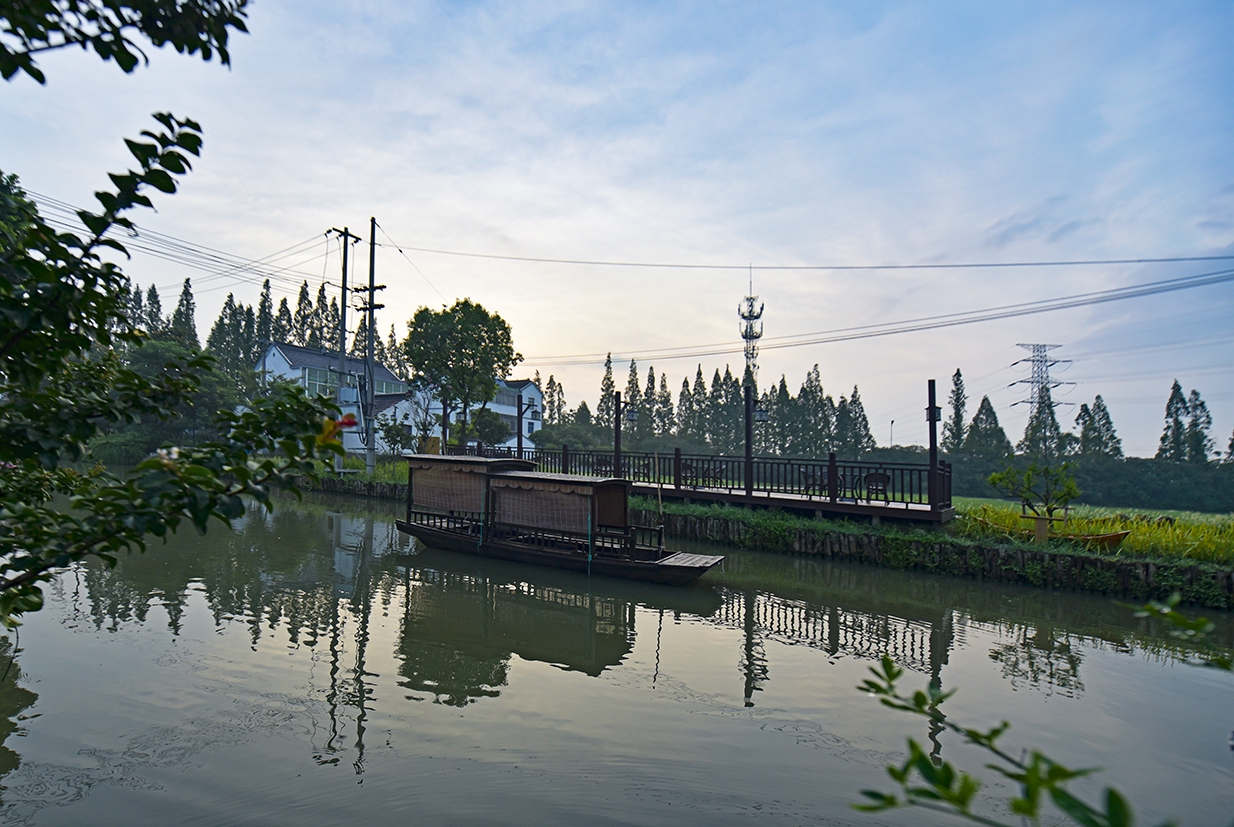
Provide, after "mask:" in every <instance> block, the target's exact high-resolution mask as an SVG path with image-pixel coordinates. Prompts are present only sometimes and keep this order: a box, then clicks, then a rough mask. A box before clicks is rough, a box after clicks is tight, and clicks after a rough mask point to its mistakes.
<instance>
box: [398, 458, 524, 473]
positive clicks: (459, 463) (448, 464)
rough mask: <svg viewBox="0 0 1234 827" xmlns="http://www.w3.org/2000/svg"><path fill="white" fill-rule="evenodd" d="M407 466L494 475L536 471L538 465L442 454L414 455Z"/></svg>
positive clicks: (507, 459) (501, 459)
mask: <svg viewBox="0 0 1234 827" xmlns="http://www.w3.org/2000/svg"><path fill="white" fill-rule="evenodd" d="M407 465H408V467H410V468H412V469H416V468H423V469H429V468H441V469H449V470H451V471H461V472H464V473H468V472H470V473H473V474H474V473H479V474H494V473H497V472H499V471H534V470H535V468H536V464H535V463H534V462H532V461H531V460H529V459H513V458H511V457H451V456H442V455H441V454H412V455H411V456H409V457H407Z"/></svg>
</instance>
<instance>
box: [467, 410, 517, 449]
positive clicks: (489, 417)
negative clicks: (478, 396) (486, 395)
mask: <svg viewBox="0 0 1234 827" xmlns="http://www.w3.org/2000/svg"><path fill="white" fill-rule="evenodd" d="M471 430H472V433H474V434H475V436H476V440H477V441H479V442H480V444H481V445H500V444H501V443H503V442H505V441H506V440H508V439H509V438H510V437H511V436H512V433H513V432H512V431H511V430H510V426H509V425H507V424H506V423H505V422H503V421H502V420H501V417H500V416H498V415H497V413H495V412H494V411H492V410H491V409H489V408H480V410H478V411H476V415H475V417H474V418H473V419H472V423H471Z"/></svg>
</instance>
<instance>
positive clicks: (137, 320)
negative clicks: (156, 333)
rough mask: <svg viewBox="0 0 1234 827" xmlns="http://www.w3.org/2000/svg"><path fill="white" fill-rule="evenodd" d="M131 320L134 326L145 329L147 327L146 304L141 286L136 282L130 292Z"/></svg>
mask: <svg viewBox="0 0 1234 827" xmlns="http://www.w3.org/2000/svg"><path fill="white" fill-rule="evenodd" d="M129 321H130V322H131V323H132V325H133V327H136V328H139V329H143V330H144V329H145V327H146V305H145V303H144V302H143V301H142V296H141V287H140V286H138V285H136V284H134V285H133V289H132V290H131V291H130V292H129Z"/></svg>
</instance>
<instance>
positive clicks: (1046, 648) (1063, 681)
mask: <svg viewBox="0 0 1234 827" xmlns="http://www.w3.org/2000/svg"><path fill="white" fill-rule="evenodd" d="M1006 631H1007V633H1008V634H1009V635H1010V636H1011V641H1009V642H1007V643H1000V644H999V645H997V646H995V647H994V648H993V649H991V650H990V659H991V660H993V661H994V662H995V663H998V664H1000V666H1001V667H1002V675H1003V678H1005V679H1006V680H1007V681H1009V682H1010V683H1011V685H1012V686H1013V687H1015V688H1017V689H1019V688H1020V687H1022V686H1028V687H1031V688H1033V689H1040V690H1043V691H1045V693H1046V694H1047V695H1053V694H1054V693H1055V691H1058V692H1059V694H1061V695H1063V696H1064V697H1067V698H1074V697H1077V696H1078V695H1079V694H1080V693H1081V692H1083V691H1084V682H1083V681H1082V680H1080V661H1081V660H1083V655H1081V654H1080V652H1079V650H1078V649H1076V648H1075V647H1073V646H1072V636H1071V635H1069V634H1067V633H1059V632H1056V630H1055V629H1054V627H1053V626H1028V625H1023V626H1020V625H1017V626H1012V627H1009V628H1008V629H1007V630H1006Z"/></svg>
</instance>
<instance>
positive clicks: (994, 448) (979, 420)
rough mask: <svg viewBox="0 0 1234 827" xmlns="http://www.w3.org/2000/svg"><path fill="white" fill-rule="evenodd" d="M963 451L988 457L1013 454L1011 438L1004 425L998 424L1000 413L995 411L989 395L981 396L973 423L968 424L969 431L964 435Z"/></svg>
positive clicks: (998, 457) (1001, 457)
mask: <svg viewBox="0 0 1234 827" xmlns="http://www.w3.org/2000/svg"><path fill="white" fill-rule="evenodd" d="M963 453H965V454H967V455H969V456H976V457H983V458H986V459H1006V458H1007V457H1010V456H1011V440H1009V439H1007V434H1006V432H1005V431H1003V426H1002V425H1000V424H998V414H997V413H995V412H994V406H993V405H992V404H991V403H990V397H988V396H983V397H981V404H980V405H978V406H977V413H976V415H975V416H974V417H973V421H972V424H970V425H969V426H968V433H967V434H965V436H964V448H963Z"/></svg>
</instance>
